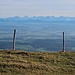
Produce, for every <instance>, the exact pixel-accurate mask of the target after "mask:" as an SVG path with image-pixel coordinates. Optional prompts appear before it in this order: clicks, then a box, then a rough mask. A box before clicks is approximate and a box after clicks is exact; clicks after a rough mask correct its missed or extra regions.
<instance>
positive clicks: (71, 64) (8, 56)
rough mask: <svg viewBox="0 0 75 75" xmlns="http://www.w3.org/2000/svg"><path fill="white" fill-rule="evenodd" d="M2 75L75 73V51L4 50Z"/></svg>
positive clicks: (1, 61) (0, 60)
mask: <svg viewBox="0 0 75 75" xmlns="http://www.w3.org/2000/svg"><path fill="white" fill-rule="evenodd" d="M0 75H75V52H64V53H63V52H53V53H52V52H25V51H18V50H15V51H13V50H3V51H0Z"/></svg>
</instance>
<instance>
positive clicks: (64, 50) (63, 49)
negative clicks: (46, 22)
mask: <svg viewBox="0 0 75 75" xmlns="http://www.w3.org/2000/svg"><path fill="white" fill-rule="evenodd" d="M63 52H65V33H64V32H63Z"/></svg>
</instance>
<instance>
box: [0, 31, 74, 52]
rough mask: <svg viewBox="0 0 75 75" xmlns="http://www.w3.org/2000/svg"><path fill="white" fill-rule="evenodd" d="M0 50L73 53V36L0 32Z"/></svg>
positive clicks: (62, 33)
mask: <svg viewBox="0 0 75 75" xmlns="http://www.w3.org/2000/svg"><path fill="white" fill-rule="evenodd" d="M0 49H1V50H4V49H10V50H12V49H14V50H15V49H16V50H26V51H35V52H36V51H45V52H48V51H62V50H63V51H65V50H68V51H75V36H70V35H67V34H66V33H64V32H61V33H49V34H37V33H36V34H34V33H33V34H26V32H21V33H20V32H18V31H17V32H16V30H14V32H13V31H12V32H1V33H0Z"/></svg>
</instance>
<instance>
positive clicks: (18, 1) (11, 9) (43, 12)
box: [0, 0, 75, 17]
mask: <svg viewBox="0 0 75 75" xmlns="http://www.w3.org/2000/svg"><path fill="white" fill-rule="evenodd" d="M26 15H28V16H69V17H75V0H0V17H13V16H20V17H24V16H26Z"/></svg>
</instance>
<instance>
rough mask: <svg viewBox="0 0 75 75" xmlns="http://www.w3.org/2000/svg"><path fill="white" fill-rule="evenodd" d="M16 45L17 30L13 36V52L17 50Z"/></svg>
mask: <svg viewBox="0 0 75 75" xmlns="http://www.w3.org/2000/svg"><path fill="white" fill-rule="evenodd" d="M15 43H16V29H14V35H13V50H15Z"/></svg>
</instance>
